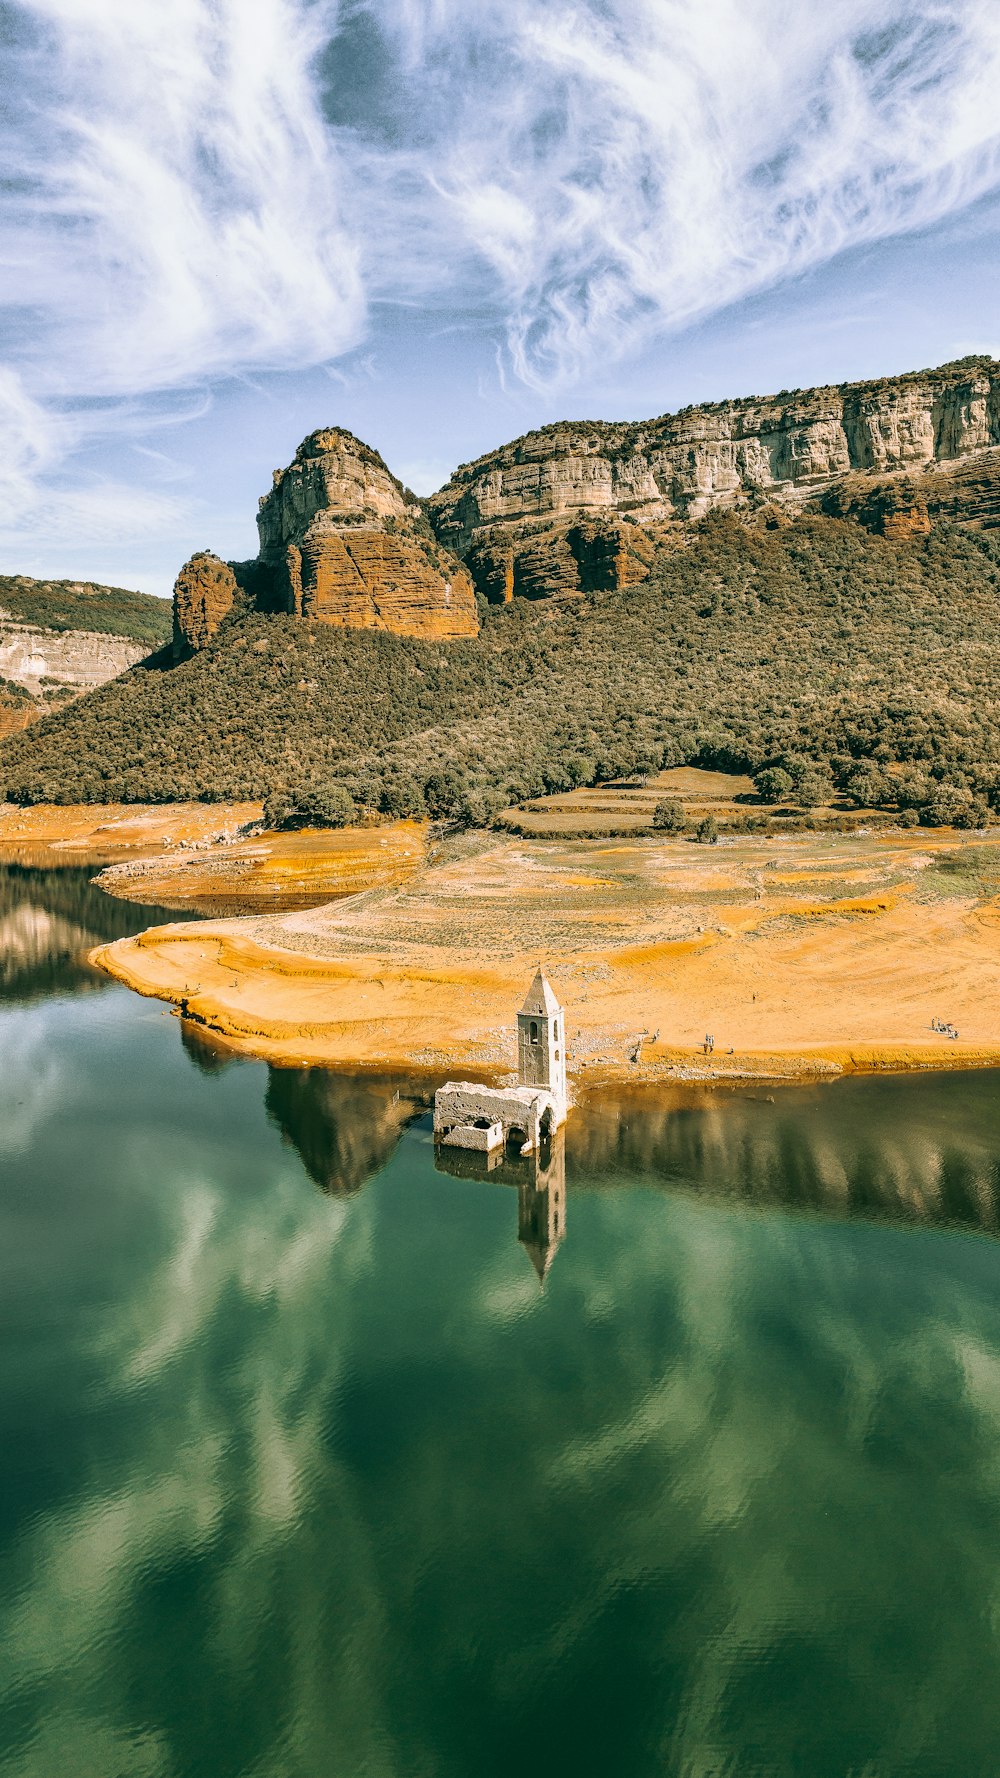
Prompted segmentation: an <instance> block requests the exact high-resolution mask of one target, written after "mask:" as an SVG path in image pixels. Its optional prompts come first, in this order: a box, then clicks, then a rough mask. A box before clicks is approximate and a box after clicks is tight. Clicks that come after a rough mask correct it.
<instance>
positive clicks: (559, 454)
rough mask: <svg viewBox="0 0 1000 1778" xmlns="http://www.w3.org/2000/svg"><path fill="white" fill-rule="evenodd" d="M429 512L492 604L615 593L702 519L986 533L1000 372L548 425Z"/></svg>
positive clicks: (469, 470)
mask: <svg viewBox="0 0 1000 1778" xmlns="http://www.w3.org/2000/svg"><path fill="white" fill-rule="evenodd" d="M428 504H429V511H430V514H431V518H432V522H433V524H434V528H435V531H436V533H437V535H438V537H439V539H440V540H441V542H442V543H443V544H444V545H445V546H447V547H448V548H449V549H452V550H454V551H455V552H456V554H458V555H459V556H461V557H462V558H463V559H464V560H466V561H467V562H468V563H469V566H470V568H471V570H472V573H473V576H474V578H475V580H476V583H477V585H478V587H479V589H480V591H482V592H483V593H484V594H485V595H486V596H487V597H488V598H490V599H494V600H495V599H505V598H509V597H511V596H512V595H513V594H516V593H517V592H519V591H521V592H524V593H527V594H528V595H529V596H531V595H536V594H537V593H538V592H539V591H540V590H544V591H549V592H564V591H572V590H587V589H588V588H589V587H590V586H600V585H604V584H618V585H622V584H625V585H627V584H629V581H630V579H634V578H635V577H637V576H638V575H639V574H640V573H641V571H642V569H641V564H642V561H643V558H644V556H646V555H648V554H649V553H650V552H649V549H648V542H649V540H651V539H652V538H653V537H655V536H656V535H660V536H664V535H669V534H670V533H671V532H672V531H673V532H678V533H682V532H683V529H684V528H685V527H686V525H687V524H688V523H690V521H692V520H696V519H699V518H701V517H703V516H704V514H705V513H707V512H709V511H711V510H712V509H713V508H716V507H728V508H734V509H737V510H742V511H744V512H746V513H747V514H748V515H753V514H754V513H756V512H760V511H762V510H763V509H764V508H765V507H766V508H769V509H770V511H771V513H772V514H773V515H776V516H778V517H780V515H781V513H782V512H783V511H785V512H788V513H789V514H793V513H794V512H796V511H798V510H801V509H802V508H804V507H807V506H822V507H823V508H824V509H825V510H827V511H829V512H833V513H836V514H838V515H840V516H844V517H852V518H856V519H859V520H860V521H861V522H863V523H866V524H867V525H868V526H869V528H871V529H874V530H879V531H882V532H883V533H884V534H885V535H887V536H896V537H900V536H905V535H912V534H919V533H920V532H921V531H925V530H926V529H928V528H929V526H930V525H931V524H932V523H933V521H934V519H935V518H937V517H941V518H944V517H947V518H950V519H953V520H957V521H958V522H960V523H965V524H970V525H976V526H984V525H996V524H998V523H1000V363H997V362H996V361H995V360H993V359H990V358H969V359H963V360H961V361H960V362H959V363H956V364H947V365H943V366H942V367H941V368H940V369H939V370H933V371H918V372H914V373H912V374H909V375H906V376H900V377H893V378H885V379H882V380H880V381H878V382H871V383H845V384H840V385H838V386H836V387H829V388H821V389H807V390H795V391H792V392H788V391H784V392H782V393H781V394H779V395H774V396H768V397H761V398H756V397H752V398H748V399H746V400H739V401H725V402H715V403H710V404H706V405H704V406H701V407H692V408H687V409H685V410H683V411H682V412H681V413H678V414H665V415H663V416H661V417H660V418H659V419H656V420H644V421H638V422H629V423H621V424H611V423H607V422H600V421H598V422H583V421H574V422H568V423H565V424H559V425H554V426H546V427H544V428H542V430H541V431H539V432H533V433H529V434H528V435H527V436H526V437H524V438H520V439H516V440H514V442H513V443H511V444H508V445H504V446H502V447H501V448H500V449H499V450H495V451H491V452H489V453H488V454H487V455H486V456H485V457H480V458H479V459H478V460H477V461H476V462H475V463H469V464H465V465H463V467H462V468H460V469H458V470H456V472H455V474H454V475H453V476H452V478H451V481H450V482H449V483H448V484H447V486H446V487H444V488H442V489H441V491H440V492H439V493H438V494H435V495H434V496H433V497H432V498H431V500H430V502H429V503H428ZM581 539H585V540H586V541H585V543H582V542H581ZM644 541H645V543H646V547H645V549H644V547H643V544H644ZM540 554H544V555H546V556H547V557H548V559H549V561H550V564H551V566H550V569H549V571H548V572H547V573H545V574H539V571H538V566H537V564H538V559H539V556H540Z"/></svg>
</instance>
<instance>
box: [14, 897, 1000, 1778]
mask: <svg viewBox="0 0 1000 1778" xmlns="http://www.w3.org/2000/svg"><path fill="white" fill-rule="evenodd" d="M148 917H149V916H147V915H144V914H143V913H142V911H141V910H136V909H134V908H128V907H127V906H125V905H123V904H120V903H113V902H109V901H108V900H107V898H105V897H102V896H100V894H99V893H98V892H95V891H91V890H89V889H88V888H87V885H86V881H85V878H84V877H83V876H81V875H77V873H61V874H60V875H59V876H58V877H51V878H46V877H44V876H41V875H38V874H37V873H30V875H26V874H25V873H21V874H20V876H18V875H17V874H16V873H14V874H13V875H12V874H11V873H10V872H9V871H8V872H4V873H0V934H2V936H3V944H4V947H5V948H4V953H3V958H2V961H0V985H2V993H3V996H4V1005H3V1007H2V1008H0V1434H2V1438H0V1698H2V1715H0V1773H2V1774H3V1775H4V1778H9V1775H10V1778H13V1775H15V1774H16V1775H17V1778H56V1775H60V1778H61V1775H63V1774H70V1775H72V1778H119V1775H122V1778H236V1775H237V1774H239V1775H240V1778H249V1775H251V1774H252V1775H253V1778H326V1775H330V1778H471V1775H472V1774H476V1778H493V1775H494V1774H496V1775H497V1778H500V1775H501V1774H502V1775H503V1778H510V1775H511V1774H519V1775H522V1778H535V1775H536V1774H537V1775H539V1778H541V1775H542V1774H544V1778H562V1774H572V1775H573V1778H591V1775H593V1778H612V1775H613V1778H649V1775H651V1774H670V1775H672V1774H678V1775H683V1778H722V1775H723V1774H727V1775H737V1778H743V1775H745V1774H775V1775H780V1778H785V1775H786V1774H787V1775H789V1778H791V1775H794V1778H826V1775H828V1774H829V1775H830V1778H844V1775H845V1774H857V1775H858V1778H895V1775H896V1774H921V1775H923V1774H928V1775H930V1774H949V1775H952V1774H953V1775H955V1778H978V1775H979V1774H983V1775H984V1778H985V1775H990V1778H995V1774H996V1773H997V1772H1000V1703H998V1694H1000V1687H998V1682H997V1674H998V1666H1000V1242H998V1239H997V1229H998V1226H1000V1217H998V1207H1000V1079H998V1077H997V1076H996V1075H995V1074H979V1075H967V1076H961V1075H957V1076H953V1077H951V1078H948V1077H932V1078H926V1079H913V1080H900V1081H893V1080H887V1081H861V1082H847V1083H840V1084H837V1085H834V1086H831V1087H826V1088H823V1089H808V1090H796V1091H774V1092H773V1093H771V1092H769V1091H768V1090H767V1089H757V1090H756V1091H755V1092H752V1093H742V1094H736V1093H731V1094H722V1095H716V1096H708V1095H702V1096H699V1095H697V1094H696V1093H694V1092H688V1093H687V1094H686V1095H682V1094H680V1093H678V1094H676V1095H675V1096H673V1097H667V1096H665V1095H664V1094H662V1093H660V1094H651V1093H646V1094H641V1093H637V1094H634V1095H630V1096H627V1097H626V1096H623V1097H621V1098H619V1099H618V1100H616V1101H614V1102H612V1101H609V1100H605V1101H604V1102H602V1103H601V1104H600V1105H599V1106H598V1107H592V1108H590V1109H586V1108H584V1109H582V1110H579V1111H577V1112H576V1113H575V1114H574V1116H573V1119H572V1121H571V1124H570V1128H569V1132H568V1139H567V1144H566V1148H565V1152H564V1153H563V1152H556V1153H554V1154H552V1155H550V1156H548V1157H546V1161H547V1167H546V1170H545V1171H544V1173H543V1174H542V1175H541V1177H538V1176H536V1175H535V1174H531V1175H529V1174H528V1172H527V1171H526V1170H524V1169H522V1168H520V1167H519V1165H518V1164H517V1163H513V1162H512V1163H506V1162H505V1163H504V1164H503V1165H502V1166H501V1167H500V1168H499V1169H498V1170H497V1171H495V1172H494V1173H493V1174H492V1175H491V1176H490V1177H488V1178H477V1177H461V1176H456V1173H452V1172H448V1173H446V1172H442V1171H439V1170H438V1169H437V1168H436V1166H435V1155H434V1148H433V1145H432V1142H431V1140H430V1134H429V1122H428V1119H427V1117H426V1115H424V1114H423V1101H422V1098H421V1089H420V1087H419V1086H418V1085H415V1084H413V1083H408V1082H405V1081H384V1080H378V1079H373V1078H371V1077H364V1078H351V1077H348V1076H343V1075H334V1074H329V1073H325V1072H322V1071H313V1072H312V1073H307V1072H304V1071H279V1070H268V1069H267V1068H265V1067H263V1066H260V1065H257V1064H255V1063H249V1062H243V1061H238V1062H232V1063H227V1062H226V1061H225V1059H224V1058H222V1057H221V1056H220V1055H219V1054H218V1052H217V1051H215V1050H214V1049H212V1048H211V1047H209V1046H207V1045H206V1044H205V1043H204V1041H202V1040H200V1039H199V1038H198V1036H197V1035H196V1034H192V1033H191V1032H187V1033H182V1031H181V1029H180V1027H179V1025H178V1022H177V1021H176V1019H174V1018H172V1017H170V1016H168V1015H167V1014H165V1012H164V1010H163V1008H161V1007H160V1006H159V1005H158V1004H157V1003H156V1002H154V1001H146V1000H142V999H139V998H137V997H135V996H132V995H129V994H128V993H127V992H126V991H124V990H122V989H119V988H117V987H113V986H110V985H107V986H104V985H102V983H101V980H100V979H99V978H94V977H92V976H91V975H90V974H89V973H88V972H87V971H86V969H85V968H84V967H83V966H82V965H81V964H80V963H79V961H78V960H77V950H78V948H79V946H78V943H77V941H78V939H79V940H80V942H83V943H85V942H86V940H87V937H88V935H90V936H91V937H92V940H93V939H97V938H101V937H107V936H110V935H111V934H112V933H113V932H114V931H116V930H126V929H134V927H135V926H136V925H142V924H145V923H147V920H148ZM74 934H75V935H76V936H75V937H74V936H73V935H74ZM81 934H82V939H80V935H81ZM74 947H76V948H74ZM461 1171H462V1168H461V1167H459V1168H457V1174H458V1175H460V1174H461ZM563 1179H565V1186H564V1185H563ZM563 1190H565V1202H563V1201H562V1193H563ZM563 1217H564V1219H565V1235H564V1238H563V1239H562V1240H561V1243H559V1241H558V1235H559V1230H560V1224H561V1221H562V1218H563ZM539 1272H542V1273H544V1274H545V1284H544V1289H543V1288H542V1287H541V1286H540V1284H539V1277H538V1274H539Z"/></svg>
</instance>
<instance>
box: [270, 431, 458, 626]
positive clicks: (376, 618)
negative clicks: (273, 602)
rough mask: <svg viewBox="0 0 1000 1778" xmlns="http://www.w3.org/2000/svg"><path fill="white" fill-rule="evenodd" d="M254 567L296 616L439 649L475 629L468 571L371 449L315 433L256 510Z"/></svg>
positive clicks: (348, 437) (347, 437)
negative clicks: (421, 640) (259, 566)
mask: <svg viewBox="0 0 1000 1778" xmlns="http://www.w3.org/2000/svg"><path fill="white" fill-rule="evenodd" d="M257 525H258V529H259V532H260V560H261V562H262V563H264V564H266V565H267V566H269V567H270V568H271V569H272V571H273V574H274V577H275V582H276V586H277V588H278V604H279V606H281V605H283V607H284V609H286V610H288V611H290V612H293V613H295V614H296V615H297V616H301V617H311V618H315V619H317V620H318V621H319V622H321V623H328V624H345V625H348V626H350V627H351V628H355V629H378V630H391V631H393V632H394V633H395V634H396V635H398V636H425V637H434V638H438V639H440V640H442V641H448V640H454V639H456V638H458V637H462V636H474V635H475V634H476V633H477V631H478V629H479V620H478V615H477V611H476V601H475V594H474V592H473V586H472V580H471V578H470V575H469V573H468V570H467V569H466V568H464V567H463V565H462V563H461V562H460V561H458V560H457V558H456V557H454V556H452V555H450V554H449V553H448V552H447V551H445V550H444V549H442V547H441V546H440V545H439V544H438V542H437V540H436V538H435V537H434V534H433V532H432V530H431V528H430V526H429V525H428V523H427V520H426V518H425V517H424V513H423V508H422V506H421V504H420V502H419V500H418V499H417V498H416V496H415V495H414V494H411V493H410V492H409V491H408V489H406V488H404V487H403V485H402V483H401V482H398V481H397V480H396V478H395V476H393V475H391V474H390V473H389V471H388V469H387V468H386V466H385V464H384V463H383V461H382V459H381V457H380V456H379V455H378V453H377V452H376V451H373V450H370V449H369V447H368V446H367V445H364V444H362V443H361V442H360V441H359V440H358V439H356V438H355V437H354V436H353V434H351V433H350V432H344V431H341V430H340V429H339V428H337V427H332V428H328V429H327V430H325V431H322V432H314V433H312V434H311V436H310V437H309V438H307V439H306V440H305V441H304V442H303V443H302V444H301V445H300V446H299V448H298V450H297V451H296V453H295V461H294V462H293V463H291V464H290V465H289V467H288V468H287V469H280V470H277V471H276V472H275V476H274V486H273V488H272V489H271V492H270V493H269V494H268V495H266V496H265V497H264V499H263V500H262V501H261V503H260V511H259V514H258V519H257Z"/></svg>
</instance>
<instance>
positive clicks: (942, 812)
mask: <svg viewBox="0 0 1000 1778" xmlns="http://www.w3.org/2000/svg"><path fill="white" fill-rule="evenodd" d="M971 804H972V792H971V791H970V790H963V789H961V788H960V787H959V785H957V784H939V785H938V787H937V789H936V790H935V791H934V793H933V795H932V796H931V797H930V798H929V800H928V801H927V802H926V803H925V804H924V806H923V808H922V809H921V811H920V819H921V822H922V823H923V825H924V827H956V826H958V824H959V822H960V821H961V819H962V817H963V816H964V815H965V813H966V811H967V810H968V809H970V807H971Z"/></svg>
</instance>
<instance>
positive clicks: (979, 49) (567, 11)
mask: <svg viewBox="0 0 1000 1778" xmlns="http://www.w3.org/2000/svg"><path fill="white" fill-rule="evenodd" d="M379 5H380V11H381V14H382V17H383V22H384V26H385V29H386V30H387V31H391V30H392V21H393V15H394V14H397V7H396V5H395V3H394V0H393V3H391V4H390V0H379ZM396 35H397V42H398V44H399V50H400V54H401V55H404V56H406V57H408V58H409V59H410V63H411V66H412V67H413V74H412V79H413V81H414V83H415V87H416V90H417V93H419V88H420V84H421V79H422V71H423V70H424V69H427V70H429V72H428V74H427V81H428V88H429V90H430V88H431V86H433V89H434V91H435V92H436V94H437V98H438V109H439V112H441V113H443V114H445V115H447V116H448V118H449V120H450V122H449V128H448V132H447V134H445V135H441V136H439V137H437V138H435V140H434V141H433V142H432V143H431V144H430V146H429V147H427V148H426V149H425V150H424V160H425V167H426V173H427V178H428V181H429V182H431V181H432V182H433V188H434V191H435V192H436V193H438V194H441V196H442V200H443V202H444V204H445V206H446V208H450V211H451V232H452V233H454V232H456V231H457V233H458V236H459V238H460V240H461V241H462V243H463V246H464V247H465V248H466V250H467V249H468V247H469V246H471V247H473V248H474V249H475V250H476V252H477V253H478V254H479V256H480V257H481V259H482V260H483V261H485V263H486V264H487V265H488V266H489V267H490V268H491V269H492V272H493V275H494V279H495V285H496V289H497V291H498V292H499V294H500V297H501V300H502V303H503V306H504V309H505V311H506V319H507V336H508V347H509V352H510V357H511V360H512V362H513V365H514V368H515V370H516V372H517V373H518V374H519V375H520V376H521V377H522V378H523V379H524V380H525V381H527V382H528V383H530V384H534V385H536V386H537V385H540V384H546V383H555V384H557V385H558V384H566V383H571V382H572V381H574V380H575V379H577V378H578V377H580V376H581V375H584V374H586V373H587V372H588V371H590V370H591V369H592V368H593V366H594V364H595V363H597V362H606V361H607V359H608V358H609V357H611V358H615V357H621V356H624V355H625V354H627V353H629V352H631V351H634V350H635V349H636V348H638V347H639V346H641V345H643V344H645V343H647V342H648V341H649V339H650V337H651V336H653V335H655V334H656V333H657V332H660V331H662V330H664V329H669V328H677V327H679V326H682V325H683V324H684V323H686V322H690V321H692V320H693V319H695V318H697V317H700V316H703V315H706V314H708V313H711V312H713V311H717V310H719V309H721V308H723V307H724V306H726V305H727V304H729V303H732V302H734V301H737V300H739V299H740V298H742V297H745V296H747V295H748V294H750V293H752V292H755V291H758V290H761V289H763V288H766V287H768V286H770V285H773V284H775V283H777V282H778V281H779V280H781V279H784V278H787V277H789V276H792V275H795V274H797V273H799V272H801V271H803V270H805V269H808V268H809V267H811V266H814V265H817V264H820V263H822V262H823V261H825V260H828V259H830V258H831V257H832V256H833V255H834V254H836V253H838V252H840V251H841V250H842V249H844V248H847V247H850V246H854V245H858V244H860V243H863V242H868V241H873V240H877V239H881V238H885V237H887V236H889V235H892V234H896V233H899V232H901V231H904V230H911V229H916V228H921V227H925V226H928V225H930V224H933V223H935V222H937V221H939V220H940V219H941V218H943V217H945V216H947V215H949V214H951V213H952V212H955V211H957V210H959V209H961V208H964V207H965V206H967V205H969V204H970V203H972V202H973V201H974V200H975V199H977V198H979V197H981V196H983V195H984V194H985V193H987V192H990V191H992V190H993V189H995V187H996V185H997V182H998V178H1000V133H998V114H997V109H996V93H997V90H998V87H1000V12H998V11H997V9H996V7H995V6H993V5H991V4H988V3H986V4H983V3H978V4H977V3H975V0H973V3H971V4H970V3H968V0H906V3H900V0H897V3H896V4H892V3H890V4H886V0H830V4H828V5H826V6H824V7H823V8H819V7H815V6H802V5H794V4H784V3H782V0H605V3H603V4H602V3H600V0H553V3H552V4H549V5H544V6H539V5H537V4H536V3H535V0H498V3H497V4H494V5H493V6H491V7H490V8H484V9H482V10H481V11H478V12H477V14H476V16H475V22H474V23H470V18H469V10H468V8H467V7H466V6H465V5H464V4H462V3H461V0H433V3H431V0H427V4H425V5H422V6H421V5H420V4H419V0H411V3H410V4H409V6H408V7H407V8H406V10H405V12H404V13H403V14H402V15H401V17H400V16H398V14H397V20H396ZM473 51H475V55H474V57H473V56H472V52H473ZM442 66H443V67H444V68H445V69H447V70H448V71H449V76H450V81H451V85H450V87H449V88H448V91H447V95H446V99H447V102H445V101H444V100H442V95H441V88H442V78H443V77H442ZM436 232H437V233H438V234H439V235H440V236H442V237H444V238H447V237H448V233H449V230H448V228H447V227H444V226H441V225H439V226H438V228H437V230H436Z"/></svg>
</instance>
